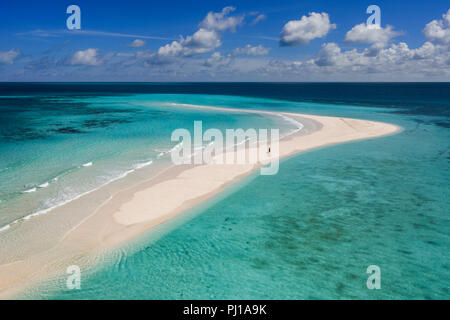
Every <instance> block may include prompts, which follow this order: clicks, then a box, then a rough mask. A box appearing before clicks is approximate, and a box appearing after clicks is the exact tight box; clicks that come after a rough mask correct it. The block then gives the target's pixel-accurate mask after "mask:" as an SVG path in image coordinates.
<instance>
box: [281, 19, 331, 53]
mask: <svg viewBox="0 0 450 320" xmlns="http://www.w3.org/2000/svg"><path fill="white" fill-rule="evenodd" d="M335 28H336V25H335V24H334V23H333V24H332V23H330V18H329V16H328V13H325V12H322V13H316V12H311V13H309V16H302V18H301V19H300V20H291V21H289V22H288V23H286V24H285V25H284V27H283V30H282V31H281V40H280V44H281V45H282V46H296V45H304V44H307V43H309V42H310V41H311V40H313V39H316V38H323V37H325V36H326V35H327V34H328V32H330V31H331V30H333V29H335Z"/></svg>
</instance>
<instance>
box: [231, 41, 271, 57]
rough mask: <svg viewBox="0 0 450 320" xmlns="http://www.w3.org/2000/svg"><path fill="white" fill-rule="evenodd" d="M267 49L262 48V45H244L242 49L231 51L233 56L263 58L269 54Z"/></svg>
mask: <svg viewBox="0 0 450 320" xmlns="http://www.w3.org/2000/svg"><path fill="white" fill-rule="evenodd" d="M269 50H270V49H269V48H266V47H263V46H262V45H258V46H251V45H249V44H248V45H246V46H245V47H244V48H236V49H234V50H233V55H235V56H240V55H247V56H265V55H267V54H268V53H269Z"/></svg>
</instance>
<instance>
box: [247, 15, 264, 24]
mask: <svg viewBox="0 0 450 320" xmlns="http://www.w3.org/2000/svg"><path fill="white" fill-rule="evenodd" d="M266 18H267V16H266V15H265V14H263V13H261V14H258V15H257V16H256V18H255V19H253V21H252V22H251V23H250V24H251V25H252V26H254V25H255V24H257V23H258V22H261V21H263V20H266Z"/></svg>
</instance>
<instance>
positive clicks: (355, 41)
mask: <svg viewBox="0 0 450 320" xmlns="http://www.w3.org/2000/svg"><path fill="white" fill-rule="evenodd" d="M361 16H362V17H363V15H361ZM269 19H270V12H260V11H252V12H248V13H246V12H239V10H238V8H237V7H234V6H226V7H223V8H222V9H221V10H219V11H209V12H207V13H206V15H205V16H204V18H203V19H202V20H200V21H199V22H198V24H197V25H196V26H193V27H195V29H194V31H192V32H190V33H186V34H182V35H180V36H179V37H178V39H177V40H172V41H167V40H164V39H168V38H170V37H156V36H155V37H153V36H145V35H144V36H138V35H136V34H129V33H117V32H105V31H93V30H85V31H84V30H80V31H79V32H78V34H79V36H80V37H82V40H81V41H80V40H79V41H78V44H77V45H81V46H82V47H80V48H73V46H72V47H70V42H71V40H68V39H69V38H68V37H69V36H70V34H69V32H68V31H66V30H59V29H58V30H44V29H39V30H31V31H28V32H22V33H19V32H17V33H15V35H14V36H15V37H19V38H23V37H24V36H25V35H26V36H25V39H21V41H22V42H23V41H37V40H36V39H43V40H44V41H48V42H49V43H52V45H50V47H49V48H47V49H46V50H45V51H44V52H32V53H30V52H27V50H28V49H26V48H19V47H9V48H8V47H7V45H8V44H7V43H2V45H1V46H0V80H1V81H93V80H95V81H105V80H107V81H111V80H113V81H123V80H128V81H184V80H186V81H209V80H221V81H386V80H387V81H414V80H415V81H424V80H432V81H433V80H434V81H448V80H450V51H449V46H450V9H447V11H444V12H443V13H442V15H441V16H440V17H434V18H432V19H430V20H429V22H428V23H426V24H425V25H423V27H422V33H421V35H416V36H417V37H419V36H420V37H423V43H421V44H420V45H418V46H416V47H414V48H410V46H409V45H408V44H407V43H406V42H405V41H397V38H399V37H401V36H403V35H405V34H406V33H407V31H405V30H402V29H401V26H400V29H399V30H397V29H396V27H395V26H393V25H391V24H382V25H381V26H380V27H377V28H371V27H369V26H368V25H367V24H366V23H365V22H363V23H355V24H354V26H353V27H351V28H349V29H347V30H341V34H343V36H340V38H339V37H338V36H337V35H334V39H333V41H329V39H328V38H329V37H330V36H332V35H333V33H337V32H338V31H340V28H341V27H340V26H339V23H337V22H336V21H334V20H333V19H334V16H333V12H325V11H320V12H319V11H317V12H315V11H311V12H306V13H303V14H298V17H297V18H294V19H290V20H289V19H286V21H285V22H284V24H280V25H279V29H278V34H279V36H278V37H265V36H257V35H256V36H255V35H252V36H249V35H248V34H246V33H245V32H241V29H242V28H247V29H248V28H257V27H259V26H263V25H264V24H265V23H266V22H267V21H268V20H269ZM360 22H361V21H360ZM104 37H111V38H113V40H114V41H115V42H116V43H118V44H119V46H118V48H117V49H114V48H106V47H101V46H100V45H98V46H97V45H95V44H96V42H97V41H96V39H100V38H104ZM123 38H129V40H128V41H126V40H125V41H124V39H123ZM155 39H156V40H155ZM235 39H237V40H235ZM225 40H226V41H227V45H226V46H224V42H225ZM238 40H239V41H240V45H234V46H233V42H234V41H238ZM274 40H276V41H274ZM61 41H64V42H62V43H61ZM151 41H160V42H162V44H161V45H159V46H157V47H155V46H154V44H153V47H151V48H149V49H146V50H144V49H143V48H144V47H148V46H151V43H150V42H151ZM164 42H165V43H164ZM261 42H263V43H261ZM18 43H20V42H18ZM53 43H55V44H53ZM313 43H314V45H315V46H318V48H317V50H311V49H310V48H309V47H311V45H312V44H313ZM69 47H70V48H69ZM303 50H307V51H306V53H304V52H302V51H303ZM285 52H289V55H286V54H285Z"/></svg>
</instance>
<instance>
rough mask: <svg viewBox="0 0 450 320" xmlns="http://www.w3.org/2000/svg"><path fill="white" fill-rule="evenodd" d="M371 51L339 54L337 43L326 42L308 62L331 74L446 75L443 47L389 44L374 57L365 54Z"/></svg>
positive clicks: (449, 55) (448, 56) (430, 44)
mask: <svg viewBox="0 0 450 320" xmlns="http://www.w3.org/2000/svg"><path fill="white" fill-rule="evenodd" d="M369 50H370V49H364V50H362V51H358V50H356V49H353V50H348V51H342V50H341V48H340V47H339V46H338V45H337V44H336V43H326V44H324V45H323V46H322V49H321V50H320V51H319V52H318V54H317V57H316V58H315V59H312V60H311V61H309V62H310V63H311V62H312V63H314V65H316V66H318V67H320V68H323V67H326V68H327V70H328V71H333V72H362V73H369V72H370V73H386V74H393V75H397V74H400V73H403V74H407V73H418V74H421V73H422V74H423V73H430V72H435V73H440V74H442V75H443V74H444V73H445V72H447V74H448V73H449V71H450V70H449V67H448V66H446V64H447V61H448V60H449V59H450V54H449V51H448V48H447V47H446V46H440V45H433V44H432V43H431V42H426V43H424V44H423V45H422V46H421V47H419V48H416V49H410V48H409V47H408V45H407V44H406V43H404V42H400V43H398V44H392V45H391V46H390V47H388V48H382V49H380V50H379V52H378V54H377V55H376V56H372V55H370V54H367V53H368V52H369Z"/></svg>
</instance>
